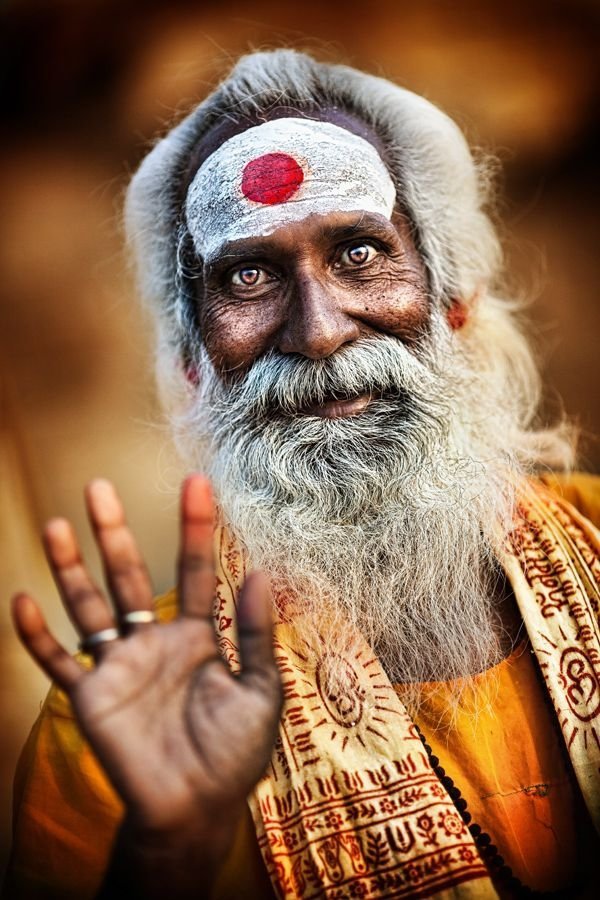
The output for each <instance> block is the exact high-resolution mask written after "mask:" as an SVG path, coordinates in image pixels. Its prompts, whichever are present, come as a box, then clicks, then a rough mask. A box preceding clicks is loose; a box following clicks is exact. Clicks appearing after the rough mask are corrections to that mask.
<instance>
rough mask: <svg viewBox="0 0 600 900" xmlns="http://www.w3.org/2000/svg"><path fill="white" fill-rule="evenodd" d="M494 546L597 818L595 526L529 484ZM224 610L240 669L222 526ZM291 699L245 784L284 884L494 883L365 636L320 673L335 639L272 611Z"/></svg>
mask: <svg viewBox="0 0 600 900" xmlns="http://www.w3.org/2000/svg"><path fill="white" fill-rule="evenodd" d="M519 496H520V502H519V507H518V520H517V525H516V527H515V529H514V530H513V532H512V533H511V535H510V536H509V539H508V541H507V542H506V546H505V550H504V553H503V558H502V560H501V562H502V564H503V566H504V569H505V572H506V574H507V576H508V578H509V580H510V582H511V585H512V588H513V590H514V593H515V596H516V600H517V603H518V606H519V609H520V612H521V615H522V617H523V621H524V623H525V626H526V628H527V631H528V634H529V639H530V641H531V644H532V647H533V649H534V651H535V655H536V658H537V661H538V664H539V667H540V670H541V672H542V674H543V677H544V680H545V683H546V686H547V689H548V693H549V696H550V698H551V701H552V703H553V706H554V709H555V711H556V715H557V717H558V720H559V722H560V726H561V729H562V733H563V736H564V739H565V743H566V747H567V749H568V752H569V756H570V759H571V762H572V765H573V769H574V772H575V774H576V777H577V780H578V782H579V785H580V788H581V792H582V795H583V797H584V800H585V802H586V805H587V807H588V810H589V812H590V816H591V818H592V821H593V822H594V824H595V826H596V828H597V829H598V830H599V831H600V718H599V717H600V618H599V613H600V532H598V530H597V529H596V528H594V526H593V525H592V524H591V523H590V522H589V521H588V520H587V519H585V518H584V517H583V516H581V515H579V513H577V511H576V510H574V508H573V507H572V506H571V505H570V504H568V503H566V502H565V501H562V500H561V499H560V498H557V497H556V495H554V494H552V493H551V492H550V491H548V490H547V488H545V487H544V486H543V485H541V484H539V483H531V484H527V485H524V486H522V488H521V489H520V495H519ZM215 540H216V544H217V546H216V558H217V560H218V561H219V562H218V573H217V575H218V577H217V596H216V603H217V608H216V623H217V632H218V638H219V645H220V650H221V652H222V654H223V655H224V657H225V658H226V659H227V661H228V662H229V664H230V665H231V666H232V668H233V669H234V670H235V669H236V668H237V667H239V655H238V648H237V644H236V637H235V620H236V610H235V604H236V597H237V594H238V591H239V588H240V586H241V583H242V581H243V578H244V561H243V558H242V556H241V555H240V553H239V551H238V548H237V545H236V543H235V541H234V540H233V538H232V537H231V536H230V535H229V534H228V533H227V531H226V530H225V529H219V530H218V531H217V533H216V537H215ZM275 649H276V656H277V660H278V664H279V666H280V670H281V674H282V679H283V689H284V708H283V712H282V716H281V722H280V729H279V735H278V738H277V742H276V745H275V749H274V752H273V756H272V758H271V762H270V764H269V767H268V770H267V772H266V774H265V775H264V777H263V778H262V779H261V781H260V782H259V783H258V785H257V786H256V788H255V790H254V791H253V794H252V796H251V798H250V807H251V811H252V816H253V819H254V824H255V827H256V832H257V837H258V843H259V846H260V849H261V852H262V855H263V859H264V861H265V865H266V867H267V870H268V872H269V875H270V877H271V880H272V884H273V888H274V890H275V893H276V894H277V896H279V897H281V898H285V900H292V898H303V900H309V898H328V900H341V898H351V897H360V898H365V900H372V898H381V897H385V898H401V897H411V898H418V897H436V898H443V900H449V898H460V900H468V898H470V897H473V898H478V900H480V898H486V897H496V896H497V893H496V891H495V889H494V886H493V884H492V881H491V879H490V877H489V875H488V871H487V869H486V866H485V864H484V862H483V860H482V859H481V857H480V855H479V852H478V850H477V848H476V846H475V843H474V841H473V838H472V837H471V834H470V832H469V830H468V828H467V827H466V825H465V824H464V822H463V821H462V819H461V817H460V815H459V814H458V812H457V810H456V808H455V806H454V804H453V803H452V800H451V799H450V797H449V795H448V793H447V791H446V789H445V787H444V786H443V784H442V783H441V782H440V780H439V779H438V777H437V775H436V774H435V772H434V771H433V769H432V767H431V765H430V762H429V759H428V757H427V755H426V753H425V752H424V749H423V745H422V743H421V740H420V738H419V736H418V734H417V731H416V728H415V726H414V723H413V722H412V721H411V719H410V717H409V715H408V714H407V712H406V709H405V708H404V706H403V704H402V702H401V701H400V699H399V697H398V696H397V694H396V692H395V691H394V689H393V687H392V685H391V683H390V681H389V679H388V678H387V676H386V674H385V672H384V671H383V669H382V667H381V665H380V664H379V662H378V660H377V659H376V658H375V657H374V655H373V653H372V651H371V650H370V649H369V647H368V646H367V644H366V643H364V642H363V645H362V646H360V645H358V646H357V649H356V650H355V651H354V650H353V655H352V657H351V658H345V659H344V661H343V665H344V668H345V670H346V672H347V676H348V677H347V685H348V686H347V688H346V690H345V691H344V693H343V694H342V693H341V692H340V693H338V694H335V693H332V692H331V691H329V690H328V689H327V688H326V682H327V679H326V677H325V676H326V672H325V667H326V666H327V665H328V658H327V653H326V652H325V648H324V646H323V645H320V646H308V645H306V644H304V643H302V642H301V641H300V640H299V639H298V637H297V636H296V634H295V629H294V624H293V622H285V623H278V624H277V625H276V626H275Z"/></svg>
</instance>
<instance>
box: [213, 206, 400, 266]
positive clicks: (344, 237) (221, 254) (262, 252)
mask: <svg viewBox="0 0 600 900" xmlns="http://www.w3.org/2000/svg"><path fill="white" fill-rule="evenodd" d="M320 227H321V234H322V235H323V237H324V238H325V239H326V240H328V241H330V242H332V243H342V242H344V241H349V240H352V239H353V238H356V237H359V236H360V237H367V236H369V235H371V236H373V237H379V238H381V239H382V240H388V241H389V240H391V239H392V238H393V237H395V236H396V235H397V232H396V229H395V227H394V225H393V224H392V223H391V222H387V221H383V220H382V218H381V217H380V216H374V215H371V214H370V213H361V214H359V215H358V216H357V218H356V219H355V220H354V221H349V222H342V223H340V222H338V223H334V222H331V223H327V222H324V223H323V224H322V225H321V226H320ZM276 251H277V248H276V246H274V244H273V240H272V238H271V237H269V236H265V237H264V238H261V237H255V238H244V239H243V240H241V241H232V242H231V243H226V244H223V246H222V247H221V248H220V249H219V250H218V251H217V253H216V255H215V256H214V257H213V258H212V259H208V260H207V261H206V265H207V269H208V271H209V273H210V271H211V270H218V269H223V268H226V267H228V266H230V265H235V263H236V262H238V261H239V260H250V259H260V258H261V257H265V256H272V255H273V253H274V252H276Z"/></svg>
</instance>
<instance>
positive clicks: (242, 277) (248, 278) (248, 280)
mask: <svg viewBox="0 0 600 900" xmlns="http://www.w3.org/2000/svg"><path fill="white" fill-rule="evenodd" d="M267 280H268V276H267V273H266V272H265V270H264V269H259V268H257V267H256V266H244V268H243V269H237V270H236V271H235V272H234V273H233V274H232V276H231V283H232V284H234V285H235V286H236V287H256V286H257V285H260V284H264V283H265V281H267Z"/></svg>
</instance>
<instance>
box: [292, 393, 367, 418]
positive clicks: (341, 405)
mask: <svg viewBox="0 0 600 900" xmlns="http://www.w3.org/2000/svg"><path fill="white" fill-rule="evenodd" d="M372 399H373V395H372V394H370V393H367V394H360V395H359V396H358V397H349V398H348V399H346V400H339V399H332V400H326V401H325V402H324V403H313V404H312V405H311V406H307V407H306V408H305V409H303V410H302V412H303V414H304V415H305V416H320V417H321V418H322V419H341V418H343V417H345V416H357V415H358V414H359V413H361V412H363V410H365V409H366V408H367V406H368V405H369V403H370V402H371V400H372Z"/></svg>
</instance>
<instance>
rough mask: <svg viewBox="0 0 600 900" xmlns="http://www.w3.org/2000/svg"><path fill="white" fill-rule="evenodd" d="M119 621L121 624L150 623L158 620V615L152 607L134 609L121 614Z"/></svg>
mask: <svg viewBox="0 0 600 900" xmlns="http://www.w3.org/2000/svg"><path fill="white" fill-rule="evenodd" d="M119 622H120V624H121V625H149V624H150V623H151V622H156V616H155V615H154V613H153V612H152V610H151V609H133V610H132V611H131V612H128V613H123V615H122V616H119Z"/></svg>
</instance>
